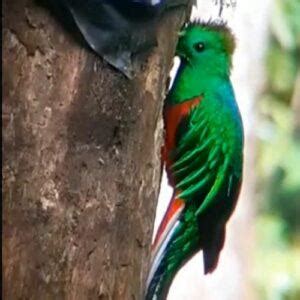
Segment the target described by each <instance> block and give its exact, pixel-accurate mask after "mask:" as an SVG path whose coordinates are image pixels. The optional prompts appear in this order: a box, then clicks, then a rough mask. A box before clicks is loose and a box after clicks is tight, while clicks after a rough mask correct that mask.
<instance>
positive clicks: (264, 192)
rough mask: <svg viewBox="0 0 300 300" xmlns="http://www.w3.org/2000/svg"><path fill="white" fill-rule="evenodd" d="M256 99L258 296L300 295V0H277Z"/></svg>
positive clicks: (295, 298) (276, 298)
mask: <svg viewBox="0 0 300 300" xmlns="http://www.w3.org/2000/svg"><path fill="white" fill-rule="evenodd" d="M270 26H271V28H270V30H271V32H270V41H269V46H268V49H267V53H266V59H265V63H266V75H267V77H266V78H267V81H266V85H265V89H264V92H263V95H262V97H260V99H259V100H258V103H257V107H258V113H259V116H258V118H257V119H258V120H259V124H258V126H256V128H257V130H259V132H258V133H257V136H258V140H257V149H258V153H257V164H256V170H255V172H256V173H257V189H256V196H257V199H258V207H257V209H258V211H257V219H256V235H257V243H258V245H257V247H255V249H256V250H255V262H256V266H255V268H254V270H255V273H254V282H255V287H256V289H257V292H258V295H259V298H260V299H268V300H269V299H272V300H283V299H284V300H287V299H288V300H299V299H300V0H274V7H273V11H272V13H271V25H270Z"/></svg>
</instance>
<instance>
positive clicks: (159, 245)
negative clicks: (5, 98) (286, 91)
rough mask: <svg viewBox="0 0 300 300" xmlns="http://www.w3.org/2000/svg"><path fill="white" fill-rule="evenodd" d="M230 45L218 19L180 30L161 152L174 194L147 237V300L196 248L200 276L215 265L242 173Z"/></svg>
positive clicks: (162, 291) (160, 294)
mask: <svg viewBox="0 0 300 300" xmlns="http://www.w3.org/2000/svg"><path fill="white" fill-rule="evenodd" d="M234 47H235V41H234V37H233V35H232V33H231V31H230V30H229V28H228V27H227V26H226V24H225V23H222V22H219V23H217V22H208V23H204V22H200V21H197V22H193V23H190V24H188V25H187V26H186V27H185V28H184V29H183V31H182V32H181V33H180V38H179V41H178V45H177V49H176V54H177V55H178V56H179V57H180V58H181V63H180V66H179V69H178V72H177V75H176V77H175V80H174V84H173V86H172V88H171V90H170V92H169V94H168V96H167V98H166V102H165V107H164V121H165V145H164V148H163V153H162V157H163V160H164V161H165V164H166V171H167V174H168V180H169V184H170V185H171V186H172V187H173V189H174V193H173V197H172V199H171V201H170V204H169V207H168V209H167V212H166V214H165V216H164V218H163V220H162V222H161V224H160V227H159V229H158V233H157V235H156V238H155V240H154V244H153V250H152V251H153V252H152V265H151V268H150V272H149V276H148V281H147V289H146V295H145V299H146V300H153V299H157V300H161V299H166V297H167V294H168V291H169V288H170V285H171V283H172V280H173V278H174V276H175V274H176V273H177V271H178V270H179V269H180V268H181V267H182V266H183V265H184V264H185V263H186V262H187V261H188V260H189V259H190V258H191V257H192V256H193V255H194V254H195V253H197V252H198V251H200V250H202V251H203V261H204V273H205V274H207V273H211V272H213V271H214V269H215V268H216V266H217V263H218V259H219V255H220V251H221V250H222V248H223V245H224V240H225V231H226V222H227V221H228V219H229V217H230V216H231V214H232V212H233V210H234V208H235V206H236V203H237V198H238V195H239V191H240V187H241V182H242V170H243V139H244V138H243V125H242V120H241V115H240V112H239V108H238V106H237V103H236V100H235V95H234V91H233V88H232V84H231V82H230V69H231V59H232V54H233V51H234Z"/></svg>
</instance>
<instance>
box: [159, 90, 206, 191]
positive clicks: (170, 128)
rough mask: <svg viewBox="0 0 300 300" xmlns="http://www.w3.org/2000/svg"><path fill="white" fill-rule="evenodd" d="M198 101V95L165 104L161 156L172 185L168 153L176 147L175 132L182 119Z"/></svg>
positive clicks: (199, 99) (199, 98)
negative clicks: (172, 103) (173, 103)
mask: <svg viewBox="0 0 300 300" xmlns="http://www.w3.org/2000/svg"><path fill="white" fill-rule="evenodd" d="M200 101H201V97H200V96H199V97H195V98H192V99H190V100H187V101H184V102H182V103H178V104H175V105H166V107H165V109H164V123H165V144H164V147H163V150H162V158H163V160H164V161H165V162H166V170H167V173H168V177H169V181H170V183H171V185H172V186H173V184H172V175H171V174H170V171H169V170H170V166H171V163H172V161H171V160H170V155H169V154H170V152H171V151H172V150H173V149H174V148H175V147H176V132H177V129H178V126H179V124H180V122H181V121H182V119H183V118H185V117H186V116H187V115H188V114H189V112H190V110H191V109H192V108H193V107H195V106H196V105H198V104H199V103H200Z"/></svg>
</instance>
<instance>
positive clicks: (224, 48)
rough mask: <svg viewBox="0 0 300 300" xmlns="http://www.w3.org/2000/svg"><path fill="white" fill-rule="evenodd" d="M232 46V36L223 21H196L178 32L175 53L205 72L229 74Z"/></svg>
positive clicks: (233, 42)
mask: <svg viewBox="0 0 300 300" xmlns="http://www.w3.org/2000/svg"><path fill="white" fill-rule="evenodd" d="M234 48H235V40H234V37H233V35H232V33H231V31H230V29H229V28H228V27H227V26H226V24H225V23H223V22H206V23H204V22H201V21H196V22H192V23H190V24H188V25H187V26H185V27H184V28H183V29H182V31H181V32H180V33H179V41H178V44H177V49H176V55H178V56H179V57H180V58H181V59H182V61H183V63H185V64H188V65H190V66H191V67H193V68H197V69H198V68H200V69H203V68H204V69H205V70H204V71H205V72H207V74H211V73H213V74H215V73H222V74H223V73H225V74H229V73H230V68H231V58H232V54H233V51H234Z"/></svg>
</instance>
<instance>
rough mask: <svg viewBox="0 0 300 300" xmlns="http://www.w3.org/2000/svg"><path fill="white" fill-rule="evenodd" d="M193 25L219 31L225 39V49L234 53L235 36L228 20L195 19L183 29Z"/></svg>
mask: <svg viewBox="0 0 300 300" xmlns="http://www.w3.org/2000/svg"><path fill="white" fill-rule="evenodd" d="M192 27H199V28H201V29H202V30H206V31H214V32H219V33H220V34H221V36H222V37H223V40H224V45H225V50H226V52H227V53H228V54H229V55H232V54H233V51H234V49H235V38H234V35H233V33H232V31H231V29H230V28H229V27H228V25H227V22H225V21H223V20H220V19H219V20H212V19H209V20H208V21H203V20H201V19H195V20H193V21H191V22H189V23H187V24H185V26H184V28H183V30H187V29H188V28H192Z"/></svg>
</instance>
